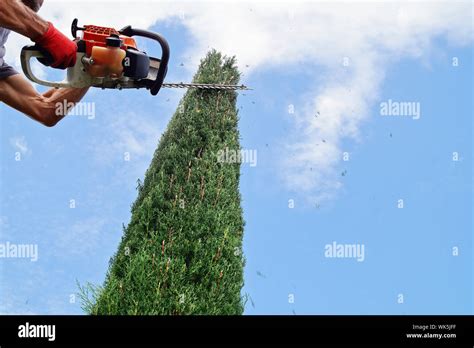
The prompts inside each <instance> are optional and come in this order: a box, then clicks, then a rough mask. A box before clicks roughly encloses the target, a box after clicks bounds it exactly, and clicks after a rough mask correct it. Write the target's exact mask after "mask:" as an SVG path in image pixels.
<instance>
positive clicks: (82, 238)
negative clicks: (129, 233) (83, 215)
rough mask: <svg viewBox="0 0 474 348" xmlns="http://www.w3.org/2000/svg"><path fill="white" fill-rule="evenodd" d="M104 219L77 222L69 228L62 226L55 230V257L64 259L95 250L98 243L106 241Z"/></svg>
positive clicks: (81, 255)
mask: <svg viewBox="0 0 474 348" xmlns="http://www.w3.org/2000/svg"><path fill="white" fill-rule="evenodd" d="M106 223H107V221H106V220H105V219H101V218H89V219H85V220H82V221H78V222H76V223H74V224H72V225H71V226H65V225H62V226H61V227H60V228H58V229H57V232H56V234H57V236H56V238H55V243H56V245H55V247H56V249H57V251H55V255H62V256H64V257H72V256H80V257H83V256H84V255H87V254H88V253H90V252H92V251H94V250H97V248H98V247H99V246H100V243H101V242H102V241H103V240H106V238H107V235H106V233H105V231H104V226H105V224H106Z"/></svg>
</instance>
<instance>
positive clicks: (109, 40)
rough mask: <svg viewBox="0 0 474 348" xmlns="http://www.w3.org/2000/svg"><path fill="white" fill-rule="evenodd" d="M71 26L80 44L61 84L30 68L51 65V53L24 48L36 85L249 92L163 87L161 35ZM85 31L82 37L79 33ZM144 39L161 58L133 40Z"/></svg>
mask: <svg viewBox="0 0 474 348" xmlns="http://www.w3.org/2000/svg"><path fill="white" fill-rule="evenodd" d="M77 22H78V21H77V19H75V20H74V21H73V22H72V28H71V31H72V36H73V37H74V40H75V42H76V43H77V60H76V64H75V65H74V66H73V67H71V68H68V70H67V77H66V79H65V80H64V81H61V82H51V81H45V80H42V79H40V78H38V77H37V76H36V75H35V74H34V73H33V70H32V68H31V58H33V57H36V58H37V59H38V60H39V61H40V62H41V63H43V64H44V65H47V66H48V65H50V61H51V59H50V57H49V55H48V53H47V52H46V51H44V50H42V49H41V47H39V46H37V45H35V46H25V47H23V49H22V51H21V65H22V68H23V72H24V73H25V75H26V76H27V77H28V78H29V79H30V80H31V81H33V82H36V83H38V84H40V85H43V86H48V87H56V88H63V87H71V88H83V87H98V88H102V89H127V88H137V89H140V88H146V89H148V90H150V92H151V94H152V95H157V94H158V92H159V91H160V89H161V88H198V89H207V90H246V89H248V88H247V87H246V86H244V85H232V84H205V83H164V79H165V77H166V73H167V71H168V62H169V58H170V49H169V45H168V42H167V41H166V40H165V38H163V37H162V36H161V35H160V34H157V33H153V32H150V31H146V30H141V29H133V28H132V27H131V26H127V27H125V28H123V29H121V30H116V29H114V28H107V27H99V26H95V25H85V26H84V27H78V25H77ZM78 31H82V32H83V34H82V37H78V35H77V32H78ZM137 36H138V37H144V38H148V39H151V40H154V41H156V42H158V43H159V44H160V46H161V58H155V57H150V56H148V55H147V54H146V53H145V52H143V51H140V50H139V49H138V47H137V43H136V41H135V39H134V38H133V37H137Z"/></svg>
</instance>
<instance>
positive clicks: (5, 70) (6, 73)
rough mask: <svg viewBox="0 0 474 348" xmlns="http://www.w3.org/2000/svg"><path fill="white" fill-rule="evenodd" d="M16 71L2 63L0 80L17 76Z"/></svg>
mask: <svg viewBox="0 0 474 348" xmlns="http://www.w3.org/2000/svg"><path fill="white" fill-rule="evenodd" d="M17 74H18V71H16V70H15V69H14V68H12V67H11V66H10V65H8V64H6V63H3V64H2V65H1V66H0V80H3V79H6V78H7V77H10V76H13V75H17Z"/></svg>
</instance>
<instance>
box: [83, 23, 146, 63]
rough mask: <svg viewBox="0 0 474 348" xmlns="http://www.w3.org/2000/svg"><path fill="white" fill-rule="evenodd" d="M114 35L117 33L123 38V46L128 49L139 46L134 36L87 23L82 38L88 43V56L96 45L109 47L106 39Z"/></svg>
mask: <svg viewBox="0 0 474 348" xmlns="http://www.w3.org/2000/svg"><path fill="white" fill-rule="evenodd" d="M112 35H117V36H118V37H119V38H120V39H121V40H122V46H121V48H122V49H123V50H127V49H128V48H134V49H138V48H137V43H136V41H135V39H134V38H131V37H129V36H125V35H121V34H120V33H119V32H118V31H117V30H115V29H114V28H107V27H99V26H96V25H85V26H84V30H83V36H82V40H84V42H85V44H86V55H87V56H88V57H90V56H91V54H92V48H93V47H94V46H99V47H107V44H106V40H107V38H108V37H110V36H112Z"/></svg>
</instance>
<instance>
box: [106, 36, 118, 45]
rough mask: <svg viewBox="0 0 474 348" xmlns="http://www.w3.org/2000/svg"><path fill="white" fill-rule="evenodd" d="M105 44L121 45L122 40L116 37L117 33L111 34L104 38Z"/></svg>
mask: <svg viewBox="0 0 474 348" xmlns="http://www.w3.org/2000/svg"><path fill="white" fill-rule="evenodd" d="M105 42H106V44H107V46H109V47H121V46H122V40H120V38H119V37H118V35H111V36H109V37H108V38H107V39H106V40H105Z"/></svg>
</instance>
